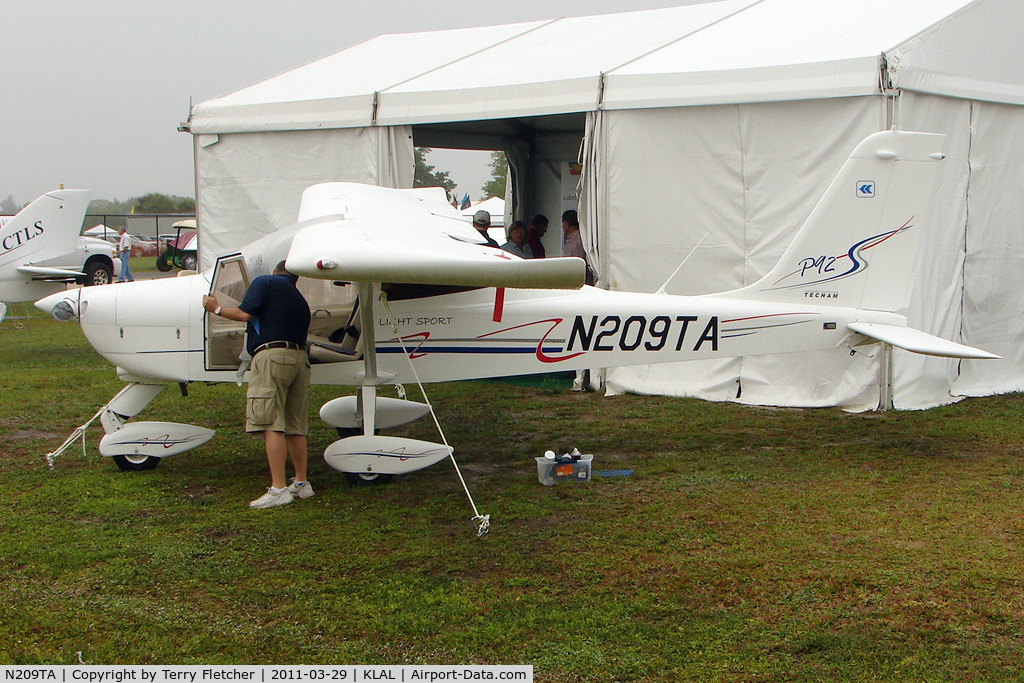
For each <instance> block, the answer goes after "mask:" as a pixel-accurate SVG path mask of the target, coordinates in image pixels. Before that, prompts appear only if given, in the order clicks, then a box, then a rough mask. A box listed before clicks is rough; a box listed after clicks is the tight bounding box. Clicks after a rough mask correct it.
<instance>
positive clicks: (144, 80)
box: [0, 0, 695, 204]
mask: <svg viewBox="0 0 1024 683" xmlns="http://www.w3.org/2000/svg"><path fill="white" fill-rule="evenodd" d="M694 1H695V0H631V1H630V2H628V3H627V2H625V1H624V0H515V1H512V2H510V1H507V0H506V1H503V2H491V1H488V0H473V1H469V0H457V1H451V2H423V1H422V0H391V1H388V0H383V1H379V2H365V0H363V1H360V2H355V1H354V0H288V1H287V2H282V1H281V0H157V1H150V0H3V5H2V7H3V9H2V12H0V17H2V19H3V38H2V39H0V75H2V80H0V83H2V85H3V88H2V93H3V99H4V101H3V106H2V108H0V111H2V112H3V115H2V116H0V124H2V125H0V135H2V140H3V145H2V158H3V162H2V164H0V199H3V198H5V197H7V196H8V195H13V196H14V200H15V202H17V203H18V204H25V203H28V202H29V201H31V200H32V199H35V198H36V197H37V196H39V195H40V194H42V193H43V192H46V191H47V190H51V189H54V188H56V187H57V186H58V185H59V184H60V183H64V185H65V187H76V188H87V189H91V190H93V198H102V199H127V198H129V197H133V196H138V195H142V194H145V193H147V192H162V193H165V194H177V195H183V196H192V195H194V191H195V190H194V183H195V180H194V174H193V168H192V136H191V135H189V134H187V133H179V132H177V130H176V129H177V126H178V124H179V123H180V122H182V121H185V120H186V119H187V118H188V112H189V103H190V102H195V103H198V102H202V101H204V100H207V99H211V98H213V97H217V96H219V95H223V94H226V93H228V92H231V91H233V90H237V89H238V88H241V87H244V86H246V85H250V84H252V83H255V82H257V81H260V80H263V79H265V78H268V77H270V76H273V75H275V74H278V73H280V72H282V71H287V70H288V69H291V68H294V67H296V66H299V65H301V64H304V63H306V62H309V61H312V60H314V59H317V58H319V57H323V56H325V55H328V54H331V53H333V52H337V51H338V50H341V49H343V48H345V47H347V46H349V45H352V44H354V43H357V42H360V41H363V40H366V39H368V38H372V37H373V36H376V35H380V34H382V33H408V32H415V31H431V30H439V29H449V28H464V27H469V26H488V25H491V24H503V23H514V22H520V21H534V20H540V19H554V18H558V17H563V16H585V15H589V14H605V13H609V12H624V11H630V10H638V9H652V8H657V7H672V6H678V5H685V4H692V3H693V2H694ZM427 161H428V162H429V163H432V164H433V165H435V166H437V167H438V169H439V170H449V171H450V172H451V176H452V178H453V180H455V181H456V182H457V183H458V184H459V188H458V189H459V192H460V193H462V192H469V193H470V195H471V196H474V197H475V196H477V195H478V194H479V188H480V185H482V184H483V182H484V181H485V180H486V179H487V175H488V174H487V172H486V168H485V164H486V155H483V154H478V155H476V157H475V158H473V157H470V158H469V159H468V160H467V159H466V155H465V154H464V153H463V154H461V155H458V154H454V153H443V152H434V153H432V154H431V155H430V156H429V157H428V158H427Z"/></svg>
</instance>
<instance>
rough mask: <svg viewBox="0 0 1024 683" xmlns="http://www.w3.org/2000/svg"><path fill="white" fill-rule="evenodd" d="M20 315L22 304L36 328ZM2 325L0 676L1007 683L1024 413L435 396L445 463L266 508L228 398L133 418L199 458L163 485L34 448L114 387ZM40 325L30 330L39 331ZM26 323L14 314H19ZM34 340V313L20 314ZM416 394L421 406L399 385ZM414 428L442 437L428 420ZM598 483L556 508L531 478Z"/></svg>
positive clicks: (72, 353)
mask: <svg viewBox="0 0 1024 683" xmlns="http://www.w3.org/2000/svg"><path fill="white" fill-rule="evenodd" d="M30 311H33V312H32V313H30ZM9 316H10V317H9V319H7V320H5V321H4V322H3V323H0V406H2V407H0V477H2V479H3V481H4V487H3V495H2V496H0V540H2V542H0V663H54V664H70V663H74V662H75V661H76V660H75V654H74V653H75V652H78V651H80V652H82V656H83V658H84V660H85V661H87V662H90V663H94V664H113V663H141V664H151V663H161V664H170V663H183V664H187V663H233V662H241V663H298V662H303V663H310V664H312V663H360V664H402V663H416V664H452V663H493V664H498V663H508V664H514V663H531V664H533V665H534V666H535V671H536V674H535V675H536V680H538V681H688V680H692V681H821V680H839V681H881V680H884V681H978V680H993V681H994V680H1000V681H1002V680H1020V679H1021V678H1022V674H1021V673H1020V662H1021V661H1022V657H1024V592H1022V590H1021V588H1022V587H1021V582H1022V579H1021V577H1022V576H1024V552H1022V550H1024V521H1022V518H1021V515H1020V510H1021V509H1022V507H1024V493H1022V491H1024V458H1022V447H1021V445H1020V444H1021V443H1022V442H1024V434H1022V427H1021V424H1022V417H1024V398H1022V397H1020V396H1017V395H1013V396H998V397H992V398H985V399H971V400H968V401H964V402H962V403H959V404H957V405H953V406H947V407H942V408H936V409H933V410H929V411H923V412H908V413H884V414H880V413H872V414H866V415H848V414H844V413H842V412H841V411H838V410H779V409H765V408H750V407H743V406H737V405H731V404H711V403H704V402H699V401H692V400H680V399H672V398H664V397H639V396H618V397H614V398H602V397H600V396H595V395H592V394H579V393H571V392H568V391H565V390H564V389H562V388H555V389H553V388H549V387H546V386H543V385H542V386H523V385H515V384H506V383H499V382H459V383H450V384H443V385H432V386H430V387H428V391H429V392H430V398H431V400H432V401H433V402H434V404H435V405H436V407H437V410H438V414H439V417H440V420H441V424H442V425H443V426H444V428H445V430H446V433H447V436H448V439H449V440H450V441H451V443H452V444H453V445H454V446H455V448H456V455H457V457H458V459H459V462H460V464H461V466H462V468H463V472H464V474H465V475H466V478H467V481H468V484H469V486H470V489H471V491H472V493H473V495H474V497H475V500H476V502H477V505H478V506H479V508H480V510H481V512H483V513H485V514H490V515H491V519H492V526H491V532H490V533H489V534H488V535H486V536H484V537H483V538H480V539H477V538H476V535H475V531H474V527H473V524H472V522H471V517H472V511H471V509H470V506H469V504H468V503H467V501H466V499H465V496H464V494H463V492H462V489H461V486H460V484H459V482H458V480H457V478H456V477H455V474H454V472H453V471H452V468H451V465H450V464H448V463H441V464H439V465H436V466H434V467H432V468H429V469H427V470H424V471H421V472H417V473H414V474H411V475H406V476H404V477H399V478H398V479H397V480H396V482H395V483H394V484H392V485H390V486H385V487H375V488H368V489H354V488H349V487H348V486H347V485H346V484H345V483H344V478H343V477H342V476H341V475H340V474H339V473H337V472H334V471H333V470H331V469H330V468H328V467H327V465H326V464H325V463H324V462H323V460H322V459H321V458H320V457H319V453H320V452H322V450H323V448H325V447H326V446H327V445H328V444H329V443H330V441H331V440H332V439H333V438H334V437H333V436H332V433H331V430H330V429H329V428H328V427H326V426H324V425H323V424H321V423H319V420H318V419H317V418H316V417H315V411H316V409H317V408H318V407H319V405H320V403H321V402H323V401H324V400H327V399H328V398H331V397H333V396H335V395H337V394H338V391H337V390H336V389H333V388H327V387H316V388H314V400H313V401H312V402H311V416H312V420H311V424H312V425H314V426H313V431H312V432H311V434H310V445H311V447H310V454H311V479H312V480H313V482H314V485H315V487H316V491H317V495H316V497H314V498H313V499H311V500H308V501H298V502H296V503H295V504H293V505H290V506H288V507H286V508H282V509H279V510H270V511H253V510H249V509H248V508H247V506H246V503H247V502H248V501H249V500H251V499H252V498H254V497H256V496H257V495H258V494H259V493H260V492H261V490H262V488H263V487H264V486H266V485H267V471H266V465H265V463H264V459H263V455H262V451H261V444H259V443H257V442H254V441H252V440H250V439H249V438H247V437H246V436H245V435H244V434H242V433H241V417H242V416H241V413H242V403H243V401H242V391H241V390H240V389H238V388H237V387H234V386H233V385H232V386H224V385H212V386H204V385H192V386H191V387H190V396H189V397H188V398H183V397H181V396H180V394H179V392H178V391H177V389H176V388H174V387H172V388H170V389H168V390H166V391H165V392H163V394H161V395H160V396H159V397H158V398H157V399H156V400H155V401H154V402H153V404H152V405H151V406H150V408H149V409H147V411H146V412H145V413H143V414H142V415H141V416H140V417H139V418H138V419H152V420H171V421H179V422H191V423H194V424H200V425H203V426H208V427H212V428H215V429H217V430H218V434H217V436H216V437H215V439H214V440H213V441H211V442H210V443H208V444H207V445H205V446H203V447H201V448H199V449H197V450H195V451H192V452H190V453H187V454H184V455H181V456H176V457H174V458H171V459H168V460H166V461H164V462H163V463H162V464H161V466H160V467H159V468H157V469H156V470H154V471H152V472H140V473H123V472H120V471H118V470H117V469H116V468H115V467H114V466H113V464H112V463H110V462H109V461H107V460H105V459H103V458H101V457H100V456H99V455H98V454H97V452H96V445H97V443H98V441H99V438H100V436H102V431H101V429H100V428H99V427H98V426H94V427H93V428H91V429H90V431H89V434H88V438H87V445H88V450H87V454H86V455H85V456H84V457H83V455H82V452H81V448H80V447H79V448H77V449H72V450H71V451H69V452H68V453H67V454H65V455H64V456H62V457H61V458H60V459H58V460H57V462H56V466H55V469H54V470H53V471H51V470H49V469H48V468H47V466H46V463H45V460H44V458H43V455H44V454H45V453H46V452H48V451H50V450H52V449H53V448H55V447H56V446H57V445H58V444H59V443H60V442H61V441H62V440H63V439H64V438H65V437H66V436H67V435H68V434H69V433H70V432H71V431H72V430H73V429H74V428H75V427H76V426H78V425H79V424H81V423H82V422H84V421H85V420H87V419H89V418H90V417H91V416H92V415H93V414H94V413H95V412H96V410H97V409H98V408H99V407H100V406H101V405H103V403H105V402H106V401H107V400H108V399H109V398H110V397H112V396H113V395H114V393H116V391H117V390H118V389H119V388H120V386H121V383H120V382H119V381H118V380H117V378H116V376H115V375H114V372H113V370H112V368H111V367H109V366H108V365H107V364H106V363H105V362H104V361H102V359H100V358H99V357H98V356H96V354H95V353H94V352H93V351H92V350H91V349H90V348H89V346H88V345H87V344H86V343H85V342H84V340H83V338H82V335H81V332H80V331H79V330H78V328H77V326H75V325H73V324H58V323H56V322H54V321H52V320H50V319H49V318H44V317H42V314H40V313H39V312H38V311H34V309H31V308H29V307H28V306H20V305H13V306H11V310H10V312H9ZM26 316H31V317H26ZM12 318H14V319H12ZM17 318H22V319H17ZM410 393H411V394H415V393H416V391H415V390H414V389H412V388H410ZM397 431H398V433H402V434H406V435H410V436H415V437H417V438H427V439H431V440H436V438H437V437H436V435H435V434H433V433H432V432H433V428H432V425H431V424H430V422H429V420H421V421H420V422H418V423H415V424H413V425H409V426H407V427H406V428H403V429H402V430H397ZM573 446H577V447H579V448H580V450H581V451H583V452H590V453H594V455H595V466H596V468H597V469H632V470H634V474H633V476H631V477H627V478H609V479H599V478H595V479H594V481H592V482H591V483H589V484H580V483H573V482H567V483H562V484H559V485H558V486H555V487H543V486H540V485H539V484H538V483H537V478H536V466H535V463H534V457H535V456H537V455H539V454H541V453H543V451H544V450H546V449H548V448H553V449H555V450H559V451H561V450H567V449H569V448H572V447H573Z"/></svg>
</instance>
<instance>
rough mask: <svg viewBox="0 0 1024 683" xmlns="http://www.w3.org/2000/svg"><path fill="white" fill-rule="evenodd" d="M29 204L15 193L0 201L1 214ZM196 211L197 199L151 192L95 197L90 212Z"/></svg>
mask: <svg viewBox="0 0 1024 683" xmlns="http://www.w3.org/2000/svg"><path fill="white" fill-rule="evenodd" d="M26 206H28V203H25V204H22V205H18V203H17V202H15V201H14V196H13V195H7V198H6V199H4V200H3V201H0V215H4V216H13V215H14V214H16V213H18V212H19V211H21V210H22V209H23V208H25V207H26ZM195 212H196V200H195V199H193V198H192V197H179V196H177V195H167V194H160V193H159V192H150V193H149V194H144V195H142V196H141V197H131V198H130V199H125V200H124V201H121V200H119V199H114V200H109V199H94V200H92V201H91V202H89V210H88V211H87V212H86V213H89V214H106V215H108V216H121V215H124V216H127V215H129V214H136V213H143V214H145V213H183V214H194V213H195Z"/></svg>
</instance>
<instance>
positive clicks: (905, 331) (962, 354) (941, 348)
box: [847, 323, 1001, 358]
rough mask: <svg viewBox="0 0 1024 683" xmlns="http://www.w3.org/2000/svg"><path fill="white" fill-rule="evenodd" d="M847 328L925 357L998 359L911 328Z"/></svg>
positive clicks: (875, 325)
mask: <svg viewBox="0 0 1024 683" xmlns="http://www.w3.org/2000/svg"><path fill="white" fill-rule="evenodd" d="M847 328H849V329H850V330H853V331H854V332H858V333H860V334H863V335H864V336H866V337H871V338H872V339H877V340H878V341H880V342H885V343H886V344H892V345H893V346H898V347H899V348H901V349H906V350H907V351H913V352H914V353H923V354H925V355H926V356H943V357H946V358H1000V357H1001V356H997V355H995V354H994V353H989V352H988V351H982V350H981V349H976V348H974V347H973V346H965V345H964V344H957V343H956V342H951V341H949V340H946V339H943V338H941V337H936V336H935V335H932V334H928V333H927V332H922V331H921V330H915V329H914V328H912V327H900V326H898V325H882V324H880V323H849V324H848V325H847Z"/></svg>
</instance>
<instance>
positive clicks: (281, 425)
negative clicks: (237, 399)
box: [245, 349, 309, 434]
mask: <svg viewBox="0 0 1024 683" xmlns="http://www.w3.org/2000/svg"><path fill="white" fill-rule="evenodd" d="M308 388H309V357H308V356H307V355H306V352H305V351H298V350H296V349H266V350H265V351H260V352H259V353H257V354H256V355H255V357H253V359H252V373H251V374H250V375H249V389H248V390H247V391H246V394H245V431H247V432H263V431H267V430H270V431H274V432H284V433H285V434H305V433H306V431H307V429H308V422H309V400H308V397H307V389H308Z"/></svg>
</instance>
